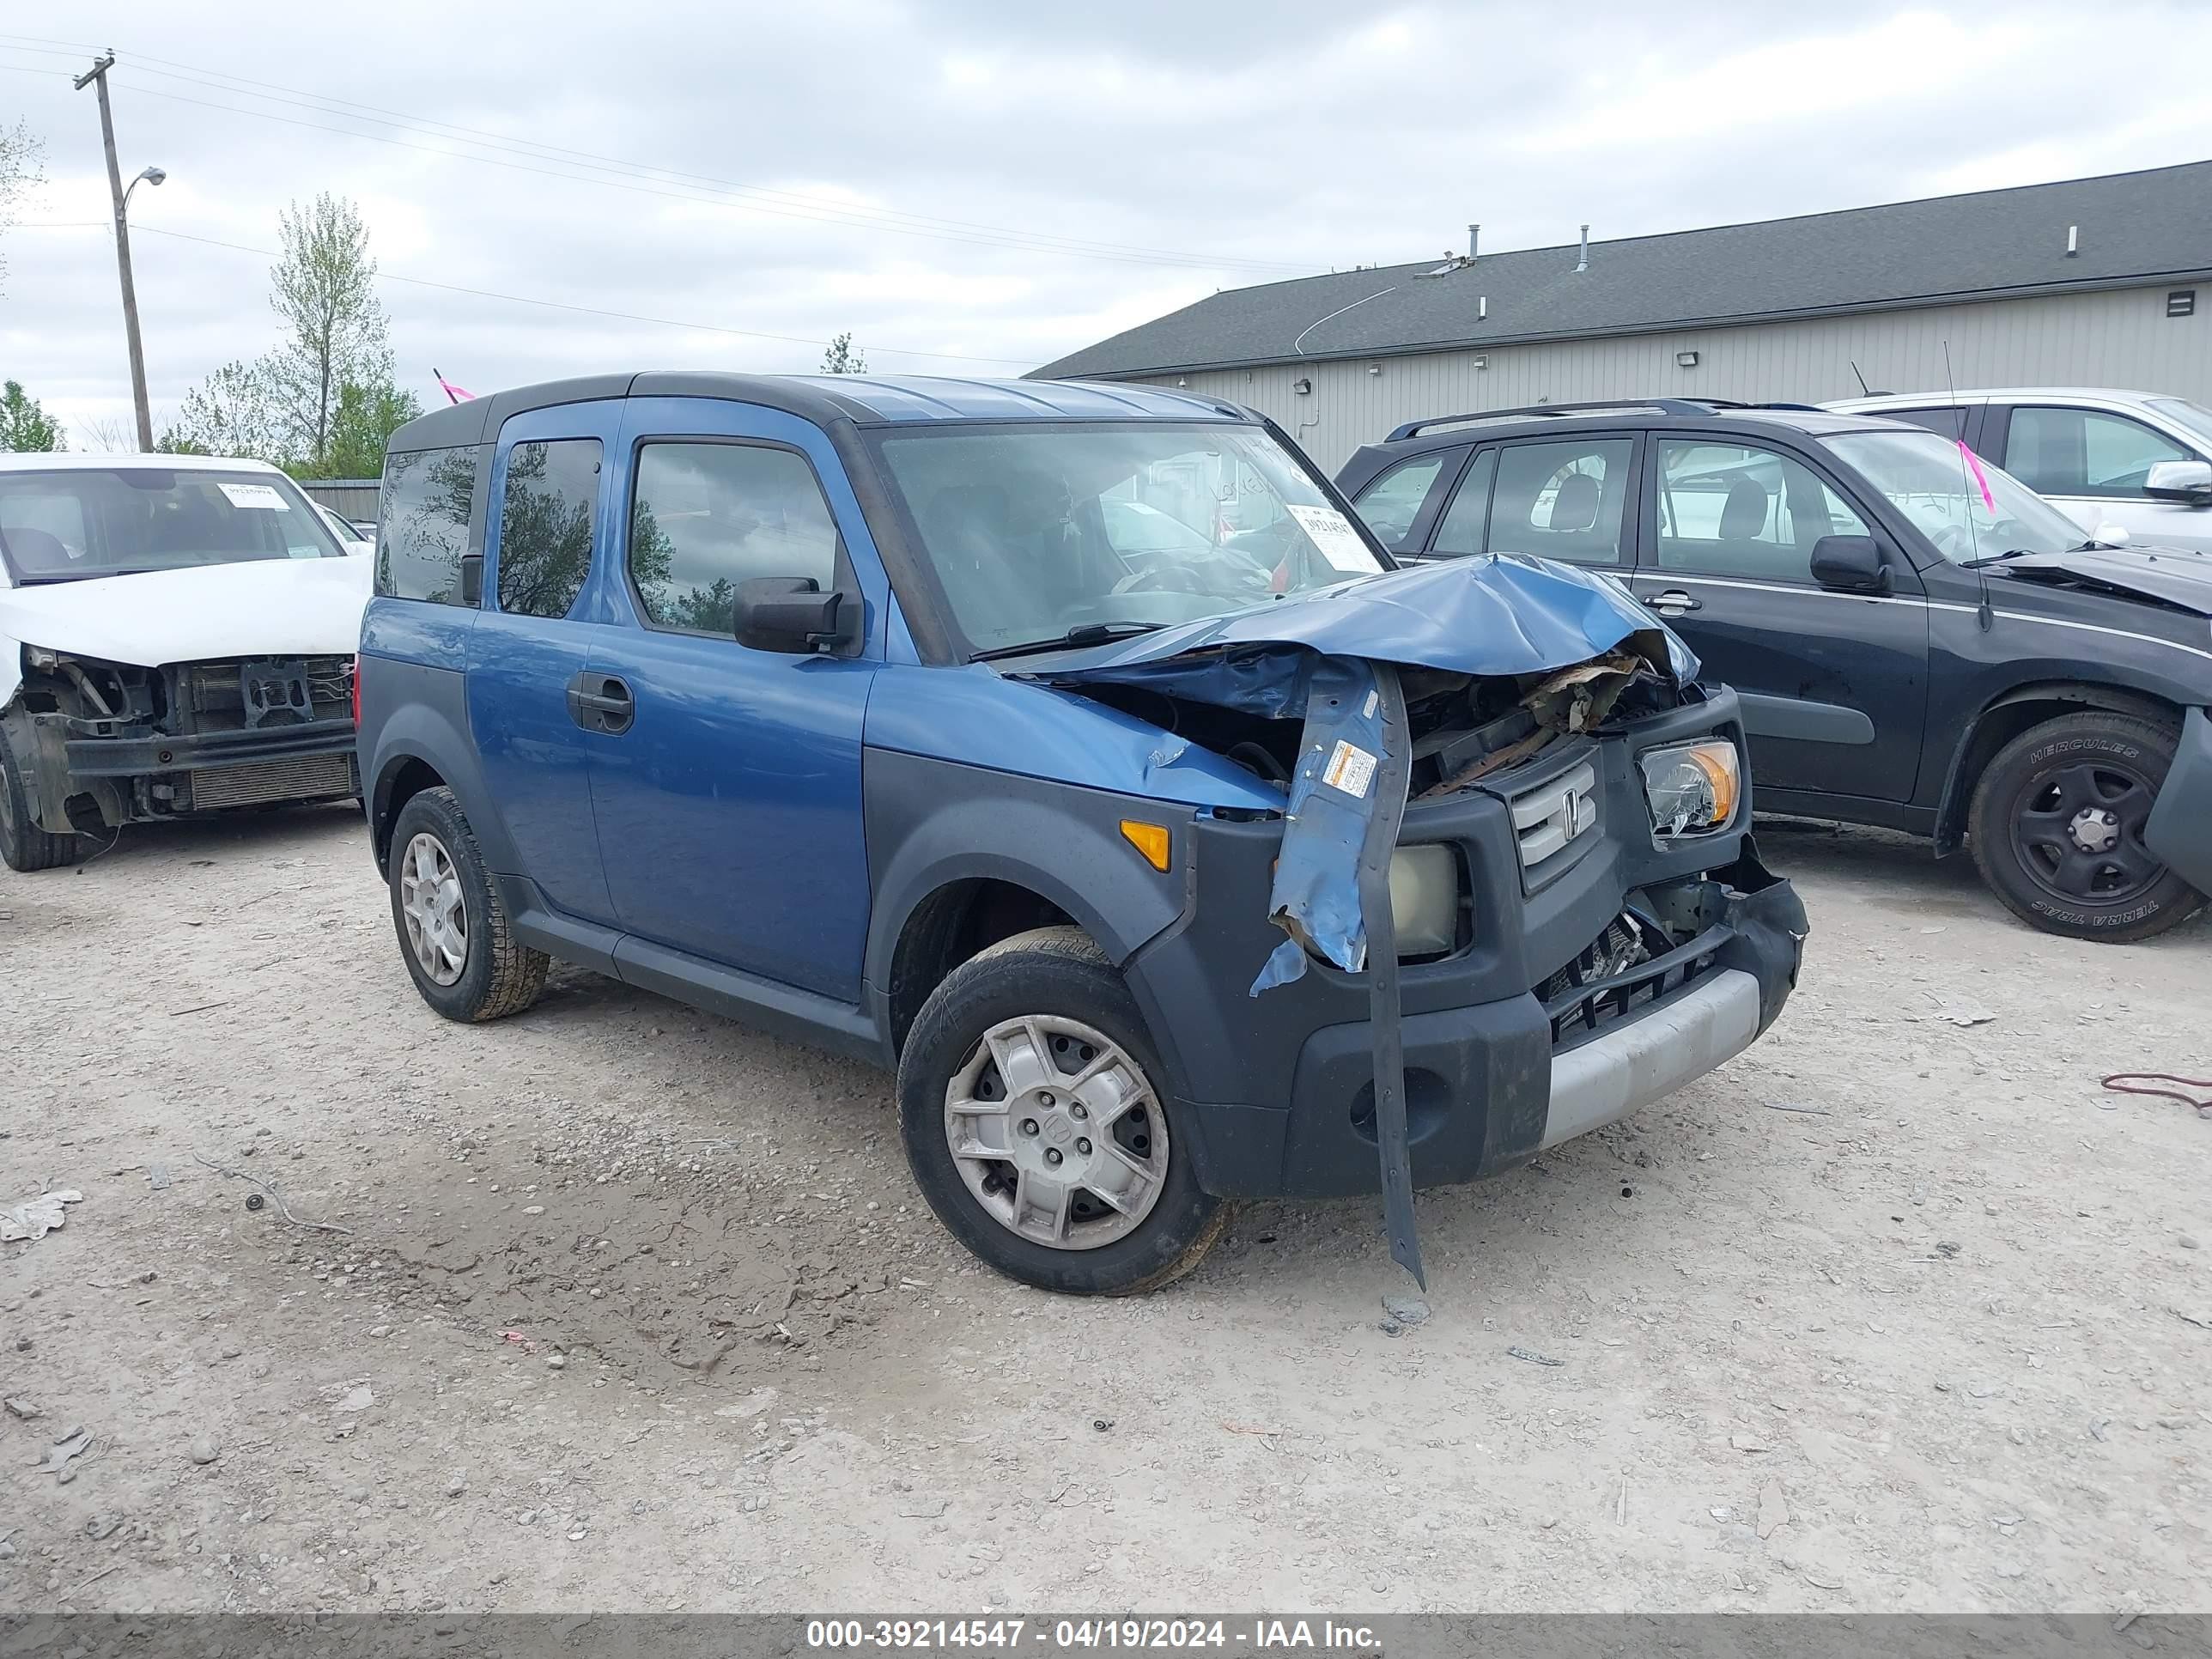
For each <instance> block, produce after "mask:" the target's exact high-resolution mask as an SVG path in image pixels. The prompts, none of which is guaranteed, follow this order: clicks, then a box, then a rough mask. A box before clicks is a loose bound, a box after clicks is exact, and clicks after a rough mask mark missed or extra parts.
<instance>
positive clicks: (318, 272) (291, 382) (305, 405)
mask: <svg viewBox="0 0 2212 1659" xmlns="http://www.w3.org/2000/svg"><path fill="white" fill-rule="evenodd" d="M278 228H279V234H280V235H281V236H282V238H283V248H284V252H283V258H281V259H279V260H278V262H277V263H276V265H275V266H274V267H273V268H272V269H271V270H270V273H269V278H270V283H269V304H270V308H271V309H272V310H274V311H275V312H276V315H277V317H278V318H279V319H282V321H283V325H284V338H283V341H282V342H281V343H279V344H278V345H277V347H276V350H275V351H273V352H271V353H270V356H269V357H268V359H267V371H268V380H269V385H270V390H271V392H272V394H273V396H274V398H275V400H276V405H277V407H278V409H279V410H281V411H282V413H283V417H284V420H285V422H286V423H287V424H288V426H289V428H290V432H289V438H290V442H289V451H290V456H291V459H295V460H297V461H300V462H301V463H303V464H304V465H306V466H307V468H308V469H309V470H310V471H313V473H315V474H316V475H317V476H319V477H326V478H327V477H337V476H341V475H339V474H337V473H334V472H333V471H331V437H332V433H333V429H334V428H335V426H336V423H337V413H338V401H339V396H340V393H341V392H343V389H344V387H345V386H346V385H347V384H348V383H349V382H351V383H352V384H354V385H356V386H362V387H374V386H379V385H389V384H390V382H391V380H392V349H391V347H390V346H389V345H388V344H387V343H386V335H385V317H384V307H383V306H382V305H380V303H378V301H377V298H376V293H375V289H374V281H375V276H376V261H375V260H374V259H373V258H370V257H369V253H368V227H367V226H365V225H364V224H362V221H361V214H360V212H359V210H356V208H355V206H354V204H352V203H351V202H349V201H348V200H346V199H345V198H344V197H340V196H332V195H330V194H328V193H325V194H323V195H319V196H318V197H315V199H314V200H313V201H312V202H310V203H308V204H306V205H305V206H304V207H303V206H301V204H299V203H297V202H295V203H294V204H292V205H291V206H290V207H289V208H287V209H285V210H284V211H283V214H282V215H281V216H279V220H278Z"/></svg>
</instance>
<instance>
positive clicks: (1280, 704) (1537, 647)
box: [1037, 554, 1699, 718]
mask: <svg viewBox="0 0 2212 1659" xmlns="http://www.w3.org/2000/svg"><path fill="white" fill-rule="evenodd" d="M1281 646H1304V647H1306V649H1307V650H1309V651H1313V652H1316V653H1320V654H1321V655H1322V656H1325V657H1364V658H1366V659H1368V660H1370V661H1371V662H1387V663H1394V664H1396V665H1399V666H1401V667H1413V668H1439V669H1443V670H1446V671H1455V672H1458V673H1463V674H1478V675H1499V676H1504V675H1514V676H1518V675H1528V674H1543V673H1548V672H1551V671H1553V670H1555V669H1560V668H1569V667H1572V666H1573V665H1576V664H1577V663H1583V662H1587V661H1589V659H1591V658H1593V657H1601V656H1604V655H1606V654H1607V653H1610V652H1613V651H1614V650H1616V649H1626V650H1629V651H1632V652H1634V653H1636V654H1638V655H1639V656H1641V657H1643V658H1644V660H1646V661H1647V662H1649V663H1650V665H1652V667H1653V668H1655V669H1656V670H1658V671H1660V672H1662V673H1663V674H1666V675H1668V677H1669V678H1672V679H1673V680H1674V682H1675V683H1676V684H1688V683H1689V682H1690V681H1692V680H1694V679H1695V678H1697V677H1698V672H1699V664H1698V659H1697V658H1696V656H1695V655H1694V654H1693V653H1692V652H1691V650H1690V648H1689V647H1687V646H1686V645H1684V644H1683V643H1682V641H1680V639H1678V638H1677V637H1675V635H1674V632H1673V630H1672V629H1669V628H1668V627H1667V625H1666V624H1665V623H1662V622H1661V621H1660V620H1659V619H1658V617H1655V616H1654V615H1652V613H1651V612H1650V611H1647V610H1645V609H1644V606H1643V605H1640V604H1638V602H1637V600H1636V599H1634V598H1633V597H1632V595H1631V594H1630V593H1629V592H1628V590H1627V589H1626V587H1624V586H1621V585H1620V583H1619V582H1618V581H1616V580H1613V578H1612V577H1610V576H1608V575H1607V574H1604V573H1603V572H1601V571H1593V570H1584V569H1582V568H1579V567H1577V566H1574V565H1567V564H1556V563H1553V562H1551V561H1549V560H1545V559H1530V558H1522V557H1520V556H1516V555H1511V554H1486V555H1481V556H1475V557H1471V558H1464V559H1453V560H1449V561H1447V562H1441V563H1437V564H1425V565H1419V566H1415V567H1413V568H1407V569H1400V570H1390V571H1385V572H1384V573H1383V574H1381V575H1379V576H1369V577H1365V578H1363V579H1361V580H1357V581H1350V582H1344V583H1340V584H1339V585H1337V586H1334V587H1324V588H1319V589H1316V590H1315V591H1313V592H1304V593H1293V594H1290V595H1287V596H1285V598H1282V599H1277V600H1275V601H1273V603H1271V604H1267V605H1255V606H1253V607H1251V608H1250V609H1249V610H1245V611H1237V612H1234V613H1232V614H1231V615H1229V616H1226V617H1209V618H1207V619H1206V620H1205V621H1202V622H1194V623H1183V624H1182V625H1181V626H1179V627H1175V628H1163V629H1158V630H1156V631H1154V632H1152V633H1150V634H1142V635H1137V636H1135V637H1134V638H1132V639H1127V640H1120V641H1114V642H1112V643H1110V644H1107V645H1102V646H1099V647H1096V648H1095V649H1092V650H1089V651H1084V652H1080V653H1076V652H1071V653H1067V654H1066V655H1065V656H1061V657H1059V658H1057V659H1055V660H1054V663H1053V665H1052V666H1051V667H1049V668H1047V669H1042V670H1041V671H1039V673H1038V675H1037V678H1042V679H1044V680H1048V681H1049V682H1050V683H1051V684H1055V685H1077V684H1097V683H1100V682H1107V683H1114V684H1134V685H1145V686H1149V687H1151V688H1152V689H1153V690H1158V691H1161V692H1164V693H1167V694H1169V695H1171V696H1186V697H1189V698H1191V699H1193V700H1194V701H1196V702H1211V703H1216V704H1218V705H1220V706H1221V707H1223V708H1238V709H1243V710H1246V711H1248V712H1249V713H1252V714H1265V715H1269V716H1272V717H1275V718H1285V717H1287V716H1289V715H1291V714H1294V713H1295V712H1296V711H1297V708H1298V707H1299V705H1300V703H1301V702H1303V700H1304V692H1305V686H1304V680H1303V678H1302V675H1301V671H1302V670H1303V668H1304V663H1303V661H1302V660H1301V658H1302V655H1303V653H1297V652H1283V651H1279V650H1271V649H1267V648H1266V647H1281ZM1246 647H1253V648H1249V649H1248V648H1246Z"/></svg>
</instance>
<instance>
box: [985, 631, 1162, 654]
mask: <svg viewBox="0 0 2212 1659" xmlns="http://www.w3.org/2000/svg"><path fill="white" fill-rule="evenodd" d="M1166 626H1167V624H1166V623H1140V622H1118V623H1078V624H1077V625H1076V626H1075V627H1073V628H1071V629H1068V630H1067V632H1066V633H1065V634H1062V635H1060V637H1059V638H1058V639H1052V640H1031V641H1029V642H1028V643H1027V644H1025V645H998V646H994V647H991V649H989V650H988V651H978V652H977V653H975V655H974V656H973V657H972V658H970V659H969V660H970V661H972V662H995V661H997V660H998V659H1000V657H1021V656H1026V655H1028V654H1029V653H1031V652H1034V651H1065V650H1068V649H1070V648H1072V647H1080V646H1085V645H1103V644H1105V643H1106V642H1107V641H1109V640H1127V639H1134V638H1135V637H1136V636H1137V635H1139V634H1155V633H1158V631H1159V630H1160V629H1163V628H1165V627H1166Z"/></svg>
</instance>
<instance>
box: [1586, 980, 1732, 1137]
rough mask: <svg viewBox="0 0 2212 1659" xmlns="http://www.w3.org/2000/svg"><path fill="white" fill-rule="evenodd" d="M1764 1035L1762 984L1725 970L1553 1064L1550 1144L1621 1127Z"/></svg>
mask: <svg viewBox="0 0 2212 1659" xmlns="http://www.w3.org/2000/svg"><path fill="white" fill-rule="evenodd" d="M1758 1035H1759V981H1757V980H1756V979H1754V978H1753V977H1752V976H1751V975H1749V974H1747V973H1745V972H1743V971H1742V970H1741V969H1735V968H1724V969H1721V970H1720V971H1719V972H1717V973H1716V974H1714V975H1711V977H1709V978H1707V979H1705V980H1702V981H1699V983H1698V984H1697V985H1696V986H1695V987H1693V988H1692V989H1691V990H1690V991H1688V992H1686V993H1685V994H1683V995H1682V996H1680V997H1679V998H1677V999H1676V1000H1674V1001H1673V1002H1670V1003H1668V1005H1667V1006H1665V1007H1664V1008H1661V1009H1658V1010H1656V1012H1650V1013H1647V1014H1642V1015H1638V1017H1637V1018H1634V1019H1631V1020H1627V1021H1626V1022H1624V1023H1623V1024H1620V1025H1618V1026H1616V1027H1615V1028H1614V1029H1613V1030H1610V1031H1607V1033H1606V1034H1605V1035H1604V1036H1598V1037H1593V1038H1591V1039H1590V1040H1589V1042H1585V1043H1583V1045H1582V1046H1581V1047H1580V1048H1570V1049H1568V1050H1567V1051H1566V1053H1565V1054H1558V1055H1555V1056H1553V1060H1552V1107H1551V1115H1550V1116H1549V1117H1547V1119H1546V1120H1545V1122H1544V1146H1546V1147H1547V1148H1549V1147H1553V1146H1558V1145H1559V1143H1560V1142H1561V1141H1563V1140H1571V1139H1574V1137H1575V1136H1577V1135H1580V1134H1588V1133H1589V1132H1590V1131H1591V1130H1592V1129H1597V1128H1602V1127H1604V1126H1605V1125H1607V1124H1608V1123H1617V1122H1619V1121H1620V1120H1621V1119H1622V1118H1624V1117H1626V1116H1627V1115H1629V1114H1630V1113H1631V1112H1633V1111H1638V1110H1639V1109H1642V1108H1644V1107H1645V1106H1649V1105H1650V1103H1652V1102H1653V1101H1655V1100H1657V1099H1660V1098H1661V1097H1663V1096H1666V1095H1670V1094H1672V1093H1674V1091H1675V1090H1677V1089H1679V1088H1680V1087H1681V1086H1682V1085H1684V1084H1686V1083H1687V1082H1689V1081H1690V1080H1691V1079H1693V1078H1699V1077H1703V1076H1704V1075H1705V1073H1707V1072H1710V1071H1711V1070H1712V1069H1713V1068H1714V1067H1715V1066H1718V1065H1719V1064H1721V1062H1722V1061H1723V1060H1732V1059H1734V1058H1735V1056H1736V1055H1738V1054H1741V1053H1742V1052H1743V1051H1744V1050H1745V1049H1746V1048H1749V1047H1750V1046H1751V1041H1752V1039H1753V1037H1755V1036H1758Z"/></svg>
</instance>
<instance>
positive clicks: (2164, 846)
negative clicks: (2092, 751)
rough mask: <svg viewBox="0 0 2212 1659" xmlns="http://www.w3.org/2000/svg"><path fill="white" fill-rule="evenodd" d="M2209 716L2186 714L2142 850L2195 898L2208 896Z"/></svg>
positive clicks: (2211, 843)
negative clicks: (2159, 861) (2195, 893)
mask: <svg viewBox="0 0 2212 1659" xmlns="http://www.w3.org/2000/svg"><path fill="white" fill-rule="evenodd" d="M2207 826H2212V715H2208V714H2206V713H2205V711H2204V710H2203V709H2202V708H2192V709H2191V710H2190V711H2189V714H2188V716H2187V718H2186V719H2185V720H2184V721H2183V723H2182V727H2181V744H2180V746H2179V748H2178V749H2177V750H2175V751H2174V757H2173V765H2172V769H2170V770H2169V771H2168V772H2167V773H2166V782H2165V784H2164V785H2163V787H2160V790H2159V792H2158V805H2156V806H2154V807H2153V808H2152V809H2151V814H2150V821H2149V822H2148V823H2146V824H2145V825H2144V826H2143V844H2144V845H2145V846H2146V847H2148V848H2150V850H2151V851H2152V852H2153V853H2154V854H2157V856H2158V857H2160V858H2161V859H2163V860H2165V861H2166V867H2167V868H2169V869H2171V870H2172V872H2174V873H2175V874H2176V875H2178V876H2179V877H2180V878H2182V879H2183V880H2184V881H2185V882H2187V883H2188V884H2190V885H2191V887H2194V888H2195V889H2196V890H2197V891H2198V892H2200V893H2212V829H2208V827H2207Z"/></svg>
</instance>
